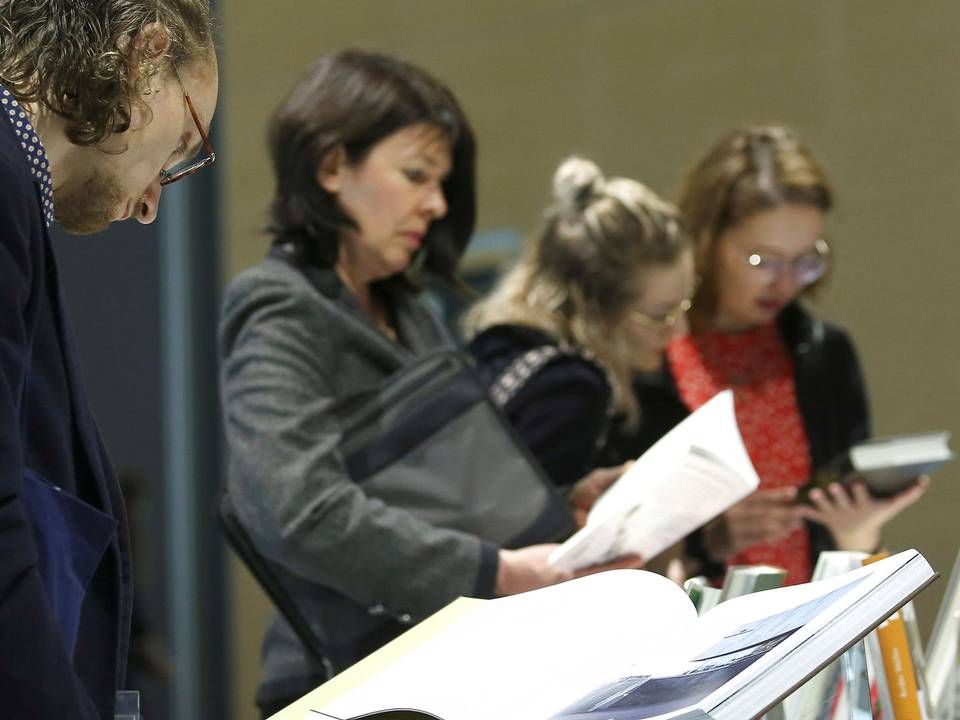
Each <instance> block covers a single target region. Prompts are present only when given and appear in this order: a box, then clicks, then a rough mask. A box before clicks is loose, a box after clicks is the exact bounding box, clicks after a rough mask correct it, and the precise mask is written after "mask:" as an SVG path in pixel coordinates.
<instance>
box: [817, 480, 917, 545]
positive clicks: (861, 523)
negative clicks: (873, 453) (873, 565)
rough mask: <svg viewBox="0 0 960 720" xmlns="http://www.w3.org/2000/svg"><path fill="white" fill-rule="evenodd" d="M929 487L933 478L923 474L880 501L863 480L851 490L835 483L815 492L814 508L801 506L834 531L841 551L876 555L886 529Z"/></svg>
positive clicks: (857, 482) (856, 483)
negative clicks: (857, 551)
mask: <svg viewBox="0 0 960 720" xmlns="http://www.w3.org/2000/svg"><path fill="white" fill-rule="evenodd" d="M929 486H930V478H928V477H927V476H926V475H921V476H920V477H918V478H917V481H916V483H914V484H913V485H911V486H910V487H908V488H907V489H906V490H903V491H901V492H899V493H898V494H896V495H894V496H892V497H889V498H876V497H874V496H872V495H871V494H870V490H869V489H868V488H867V484H866V483H865V482H864V481H863V480H855V481H854V482H853V483H852V484H851V485H850V487H849V489H848V488H847V487H845V486H844V485H843V484H842V483H831V484H830V485H829V486H828V487H827V488H826V489H823V488H815V489H814V490H811V491H810V502H811V503H812V506H801V508H800V510H801V513H802V515H803V517H804V518H805V519H807V520H812V521H813V522H816V523H820V524H821V525H823V526H824V527H826V528H827V529H828V530H829V531H830V533H831V534H832V535H833V539H834V541H835V542H836V543H837V548H838V549H840V550H860V551H862V552H873V551H875V550H876V549H877V548H879V547H880V532H881V530H882V529H883V526H884V525H886V524H887V522H889V521H890V520H891V519H892V518H893V517H894V516H895V515H897V514H898V513H899V512H900V511H901V510H903V509H904V508H906V507H907V506H909V505H913V503H915V502H916V501H917V500H919V499H920V498H921V496H922V495H923V494H924V493H925V492H926V491H927V488H928V487H929Z"/></svg>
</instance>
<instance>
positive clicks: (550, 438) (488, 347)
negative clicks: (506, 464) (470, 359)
mask: <svg viewBox="0 0 960 720" xmlns="http://www.w3.org/2000/svg"><path fill="white" fill-rule="evenodd" d="M557 344H558V343H557V341H556V340H555V339H554V338H552V337H550V336H549V335H547V334H545V333H542V332H540V331H539V330H535V329H533V328H531V327H526V326H522V325H494V326H492V327H489V328H487V329H485V330H484V331H483V332H481V333H479V334H478V335H477V336H476V337H475V338H474V339H473V340H472V341H471V343H470V346H469V349H470V352H471V353H472V354H473V356H474V358H475V359H476V361H477V370H478V372H479V373H480V377H481V378H482V379H483V380H484V382H486V383H487V385H491V384H492V383H493V382H494V381H495V380H496V378H498V377H500V375H501V373H503V372H504V370H506V369H507V367H508V366H509V365H510V364H511V363H512V362H513V361H514V360H516V359H517V358H518V357H520V356H521V355H523V354H524V353H526V352H527V351H529V350H532V349H534V348H540V347H544V346H546V345H557ZM610 395H611V389H610V385H609V383H608V382H607V379H606V376H605V375H604V373H603V370H601V369H600V367H599V366H598V365H597V364H596V363H594V362H592V361H590V360H587V359H586V358H585V357H583V356H580V355H576V354H563V355H561V356H560V357H558V358H556V359H555V360H553V361H552V362H550V363H549V364H548V365H545V366H544V367H542V368H540V369H539V370H538V371H537V372H535V373H534V374H533V375H532V376H531V377H530V378H529V379H528V380H527V381H526V382H524V383H523V386H522V387H521V388H520V390H519V391H518V392H517V393H516V394H515V395H514V396H513V397H512V398H511V399H510V400H509V401H508V402H507V404H506V405H505V406H504V408H503V411H504V414H506V416H507V419H509V420H510V422H511V424H512V425H513V426H514V428H516V430H517V432H518V433H519V435H520V437H521V438H523V441H524V442H525V443H526V444H527V446H528V447H529V448H530V451H531V452H532V453H533V455H534V457H536V458H537V460H539V461H540V464H541V465H542V466H543V469H544V470H546V472H547V475H548V476H549V477H550V479H552V480H553V481H554V483H556V484H557V485H558V486H559V487H569V486H571V485H573V483H575V482H576V481H577V480H579V479H580V478H582V477H583V476H584V475H586V474H587V473H588V472H590V471H591V470H593V469H594V468H595V467H597V457H598V453H599V451H600V449H599V447H598V446H600V445H602V444H603V441H604V438H605V437H606V429H607V423H608V417H607V415H608V408H609V405H610Z"/></svg>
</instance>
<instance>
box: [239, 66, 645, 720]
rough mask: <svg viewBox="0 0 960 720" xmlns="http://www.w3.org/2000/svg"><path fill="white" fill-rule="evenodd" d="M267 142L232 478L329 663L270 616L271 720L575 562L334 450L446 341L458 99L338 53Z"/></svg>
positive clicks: (462, 191) (266, 685)
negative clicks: (270, 176)
mask: <svg viewBox="0 0 960 720" xmlns="http://www.w3.org/2000/svg"><path fill="white" fill-rule="evenodd" d="M270 146H271V152H272V156H273V163H274V172H275V174H276V180H277V186H276V195H275V197H274V200H273V207H272V223H271V225H270V232H271V234H272V236H273V249H272V250H271V253H270V257H268V258H267V259H266V260H264V261H263V262H262V263H260V264H259V265H258V266H256V267H254V268H252V269H250V270H248V271H246V272H244V273H242V274H241V275H240V276H239V277H237V278H236V279H235V280H234V281H233V282H232V283H231V284H230V286H229V288H228V290H227V293H226V298H225V304H224V314H223V320H222V326H221V352H222V356H223V366H222V372H221V384H222V395H223V403H224V414H225V424H226V434H227V440H228V443H229V452H230V471H229V475H230V491H231V497H232V498H233V500H234V504H235V505H236V509H237V514H238V515H239V517H240V520H241V521H242V522H243V524H244V525H245V526H246V527H247V529H248V530H249V533H250V535H251V536H252V537H253V540H254V542H255V544H256V545H257V548H258V549H259V550H260V551H261V553H262V554H263V555H264V556H266V557H267V558H268V560H270V561H271V563H273V564H274V565H275V566H277V567H278V569H279V571H280V572H281V573H284V576H285V577H286V578H287V579H295V581H296V582H299V583H300V584H299V585H295V587H299V588H302V592H301V593H299V597H298V598H297V599H298V601H299V604H300V606H301V608H303V609H304V612H305V614H307V615H308V618H307V619H308V621H309V623H310V625H311V626H312V629H313V630H314V632H315V633H316V634H317V635H318V636H319V637H320V639H321V641H322V643H323V646H324V655H325V657H324V660H325V662H324V663H323V664H322V665H323V666H321V664H320V663H319V662H317V661H315V660H313V659H311V657H310V656H309V655H308V653H307V652H306V650H305V648H304V647H303V646H302V644H301V643H300V642H299V640H298V639H297V638H296V636H295V635H294V633H293V631H292V630H291V628H290V627H289V626H288V625H287V624H286V623H285V622H283V621H282V620H280V619H279V618H278V619H277V620H275V621H274V623H273V624H272V625H271V627H270V628H269V630H268V631H267V634H266V637H265V639H264V644H263V653H262V659H263V675H262V683H261V686H260V688H259V691H258V693H257V703H258V705H259V706H260V708H261V710H262V711H263V712H264V713H265V715H270V714H272V713H273V712H275V711H276V710H278V709H280V708H281V707H284V706H285V705H287V704H289V703H290V702H292V701H293V700H294V699H296V698H298V697H300V696H301V695H303V694H304V693H305V692H307V691H308V690H310V689H311V688H313V687H314V686H316V685H318V684H319V683H321V682H323V681H324V680H325V679H327V678H328V677H329V676H330V674H332V673H336V672H339V671H340V670H342V669H344V668H345V667H347V666H349V665H350V664H352V663H354V662H356V661H357V660H359V659H360V658H362V657H363V656H364V655H366V654H368V653H370V652H372V651H373V650H375V649H376V648H378V647H379V646H380V645H382V644H384V643H385V642H387V641H389V640H390V639H392V638H393V637H395V636H396V635H398V634H399V633H401V632H402V631H403V630H404V629H406V628H407V627H408V626H409V625H411V624H412V623H415V622H418V621H419V620H421V619H423V618H425V617H426V616H428V615H430V614H431V613H433V612H435V611H436V610H438V609H440V608H441V607H443V606H444V605H446V604H447V603H449V602H450V601H452V600H454V599H455V598H456V597H458V596H460V595H470V596H475V597H492V596H495V595H508V594H512V593H516V592H522V591H525V590H530V589H534V588H537V587H542V586H545V585H549V584H552V583H555V582H559V581H562V580H565V579H567V578H569V577H571V575H570V574H568V573H564V572H561V571H558V570H556V569H554V568H552V567H551V566H550V565H549V564H548V561H547V558H548V556H549V553H550V552H551V550H552V549H553V548H554V547H555V546H554V545H551V544H548V543H544V544H541V545H533V546H531V547H525V548H521V549H518V550H508V549H503V548H500V547H499V546H498V545H496V544H495V543H492V542H490V541H489V540H488V539H487V538H483V537H478V536H475V535H471V534H468V533H465V532H461V531H458V530H454V529H450V528H446V527H439V526H436V525H432V524H430V523H427V522H425V521H423V520H422V519H421V518H419V517H417V516H415V515H414V514H412V513H411V512H409V511H407V510H405V509H404V508H401V507H395V506H392V505H390V504H388V503H386V502H383V501H381V500H379V499H376V498H373V497H370V496H368V495H366V494H365V493H364V491H363V488H362V487H361V486H360V485H358V484H357V483H355V482H353V481H352V480H351V479H350V476H349V474H348V471H347V467H346V464H345V461H344V455H343V452H342V451H341V447H340V443H341V441H342V440H343V431H342V426H341V416H340V415H339V412H340V408H342V407H343V405H344V403H345V402H347V401H349V400H350V399H352V398H355V397H358V396H360V395H362V394H363V393H364V392H365V391H369V390H370V389H372V388H376V387H377V386H379V385H381V384H382V383H383V381H384V380H385V379H387V378H389V377H391V376H392V375H393V374H394V373H396V372H397V371H398V370H400V369H401V368H404V367H405V366H409V365H410V364H411V363H413V362H415V361H416V360H417V359H418V358H419V357H422V356H423V355H425V354H426V353H428V352H429V351H431V350H435V349H437V348H438V347H444V346H450V344H451V341H450V339H449V337H448V335H447V333H446V332H445V330H444V329H443V327H442V325H441V324H440V323H439V321H438V320H436V319H435V318H434V317H432V316H431V314H430V313H429V312H427V311H426V309H425V308H424V307H423V306H422V305H421V304H420V303H419V302H418V299H417V296H416V294H417V289H418V288H419V287H420V286H421V281H422V279H423V277H424V275H425V274H430V275H433V276H435V277H438V278H442V279H446V280H447V281H449V282H453V283H456V282H457V281H456V276H455V270H456V266H457V262H458V260H459V258H460V255H461V253H462V252H463V250H464V248H465V247H466V244H467V241H468V239H469V237H470V234H471V232H472V231H473V225H474V215H475V210H474V139H473V132H472V130H471V128H470V125H469V124H468V122H467V120H466V118H465V117H464V115H463V112H462V110H461V109H460V107H459V105H458V103H457V101H456V100H455V98H454V97H453V95H452V94H451V93H450V91H449V90H447V89H446V88H445V87H443V86H442V85H440V84H439V83H438V82H437V81H435V80H434V79H433V78H431V77H430V76H429V75H427V74H426V73H425V72H424V71H423V70H421V69H419V68H417V67H415V66H412V65H410V64H407V63H405V62H402V61H400V60H396V59H394V58H390V57H386V56H383V55H377V54H372V53H367V52H363V51H358V50H348V51H343V52H339V53H335V54H332V55H328V56H324V57H322V58H320V60H319V61H317V62H316V63H315V64H314V65H313V66H312V67H311V68H310V69H309V71H308V72H307V74H306V76H305V77H304V78H303V79H302V80H301V81H300V82H299V84H297V86H296V87H295V88H294V89H293V91H292V92H291V93H290V95H289V96H288V97H287V99H286V100H285V101H284V102H283V103H282V104H281V105H280V107H279V109H278V110H277V111H276V113H275V115H274V117H273V121H272V124H271V129H270ZM451 481H455V479H454V478H451ZM582 482H583V483H584V485H585V486H588V487H589V486H591V483H593V482H594V478H586V479H585V480H584V481H582ZM583 496H584V494H583V493H581V495H580V497H583ZM575 497H577V496H576V494H575ZM548 539H550V538H542V540H548ZM534 541H537V539H534ZM637 563H638V560H637V559H636V558H627V559H624V560H622V561H620V562H618V563H615V565H616V566H618V567H625V566H636V565H637Z"/></svg>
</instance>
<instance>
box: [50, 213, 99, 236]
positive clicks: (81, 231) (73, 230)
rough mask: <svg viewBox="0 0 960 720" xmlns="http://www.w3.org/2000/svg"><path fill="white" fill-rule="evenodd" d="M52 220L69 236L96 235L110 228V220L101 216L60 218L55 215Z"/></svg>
mask: <svg viewBox="0 0 960 720" xmlns="http://www.w3.org/2000/svg"><path fill="white" fill-rule="evenodd" d="M54 219H55V220H56V221H57V222H58V223H59V224H60V227H62V228H63V229H64V230H66V231H67V232H68V233H70V234H71V235H96V234H97V233H101V232H103V231H104V230H106V229H107V228H108V227H110V220H108V219H107V218H105V217H103V216H99V217H93V216H78V215H68V216H66V217H60V216H58V215H56V214H55V215H54Z"/></svg>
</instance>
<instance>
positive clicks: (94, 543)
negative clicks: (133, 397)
mask: <svg viewBox="0 0 960 720" xmlns="http://www.w3.org/2000/svg"><path fill="white" fill-rule="evenodd" d="M39 198H40V189H39V183H38V182H35V181H34V180H33V179H32V177H31V175H30V172H29V169H28V167H27V163H26V160H25V158H24V156H23V152H22V149H21V147H20V144H19V142H18V141H17V139H16V137H15V136H14V134H13V132H12V129H11V127H10V125H9V123H8V122H6V121H5V119H3V118H0V716H2V717H3V718H9V719H11V720H14V719H19V718H61V717H62V718H82V719H83V720H89V719H92V718H105V719H108V720H112V718H113V706H114V696H115V692H116V690H117V689H119V688H122V687H123V682H124V675H125V672H126V657H127V646H128V642H129V628H130V609H131V604H132V593H131V574H130V561H129V552H128V537H127V529H126V519H125V512H124V505H123V498H122V497H121V494H120V487H119V484H118V483H117V479H116V477H115V475H114V472H113V469H112V468H111V466H110V462H109V460H108V458H107V454H106V451H105V449H104V446H103V442H102V440H101V438H100V435H99V432H98V430H97V427H96V424H95V423H94V420H93V417H92V415H91V414H90V409H89V407H88V403H87V398H86V395H85V393H84V388H83V383H82V381H81V378H80V369H79V367H78V364H77V352H76V348H75V346H74V342H73V338H72V336H71V332H70V326H69V322H68V320H67V317H66V314H65V310H66V308H65V307H64V304H63V299H62V295H61V293H60V285H59V281H58V278H57V268H56V263H55V260H54V257H53V253H52V251H51V246H50V237H49V233H48V231H47V228H46V225H45V222H44V220H43V216H42V214H41V209H40V208H41V204H40V199H39Z"/></svg>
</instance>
